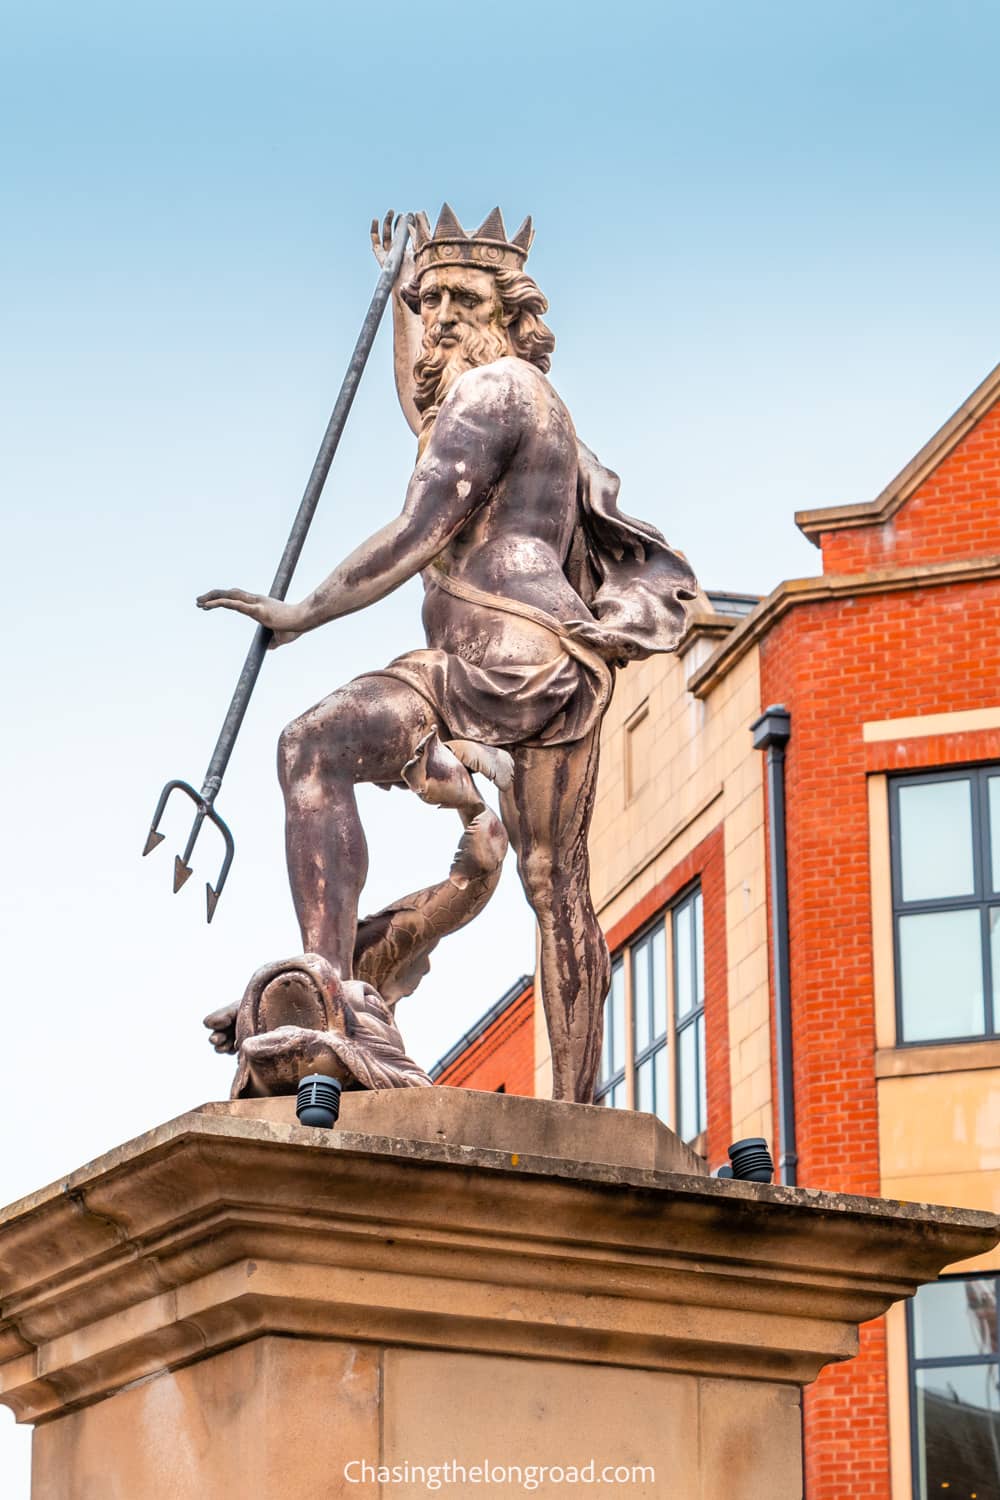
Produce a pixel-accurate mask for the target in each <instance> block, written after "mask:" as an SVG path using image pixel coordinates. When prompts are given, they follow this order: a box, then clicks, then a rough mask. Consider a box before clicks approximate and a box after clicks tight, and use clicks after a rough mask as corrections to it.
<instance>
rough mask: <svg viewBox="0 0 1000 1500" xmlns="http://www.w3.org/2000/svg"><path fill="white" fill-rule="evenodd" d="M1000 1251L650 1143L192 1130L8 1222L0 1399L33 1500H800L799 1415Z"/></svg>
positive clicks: (154, 1136) (137, 1148) (448, 1124)
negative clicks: (931, 1297)
mask: <svg viewBox="0 0 1000 1500" xmlns="http://www.w3.org/2000/svg"><path fill="white" fill-rule="evenodd" d="M998 1236H1000V1224H998V1221H997V1220H996V1218H995V1217H993V1216H992V1215H988V1214H982V1213H974V1212H967V1211H959V1210H953V1209H930V1208H926V1207H923V1206H917V1205H901V1204H898V1203H884V1202H880V1201H871V1200H867V1199H858V1198H846V1197H843V1196H840V1195H836V1194H825V1193H819V1192H815V1191H794V1190H790V1189H784V1188H771V1187H760V1186H757V1185H755V1184H748V1183H738V1182H727V1181H716V1180H714V1179H711V1178H708V1177H707V1176H705V1175H704V1170H703V1167H702V1166H701V1163H700V1161H699V1159H698V1158H696V1157H694V1156H692V1155H691V1153H690V1152H688V1151H687V1150H686V1148H685V1147H684V1146H682V1145H681V1144H680V1143H679V1142H678V1141H677V1140H676V1138H675V1137H674V1136H672V1135H671V1134H670V1132H669V1131H667V1130H665V1129H664V1127H663V1126H661V1125H659V1124H658V1123H657V1122H656V1121H654V1120H653V1119H652V1118H651V1117H650V1116H643V1115H627V1114H622V1113H617V1112H611V1111H605V1110H600V1109H590V1108H586V1107H583V1106H579V1105H560V1104H551V1103H547V1102H544V1101H541V1100H533V1099H516V1098H512V1097H506V1096H503V1095H493V1094H475V1093H468V1092H463V1091H460V1090H450V1089H435V1090H399V1091H394V1092H391V1093H381V1094H357V1095H348V1096H347V1097H345V1099H344V1105H343V1111H342V1117H341V1121H340V1123H339V1125H338V1126H337V1127H336V1128H335V1129H334V1130H332V1131H321V1130H306V1129H301V1128H300V1127H299V1126H298V1125H297V1124H296V1123H295V1120H294V1112H293V1106H292V1102H291V1101H290V1100H269V1101H244V1102H242V1103H240V1104H236V1105H229V1104H227V1105H219V1104H213V1105H206V1106H204V1107H203V1108H201V1109H198V1110H194V1111H192V1112H191V1113H190V1114H186V1115H182V1116H181V1117H180V1118H179V1119H177V1120H173V1121H171V1122H170V1123H169V1124H166V1125H163V1126H160V1127H159V1128H158V1129H156V1130H153V1131H150V1132H149V1134H147V1135H144V1136H141V1137H140V1138H139V1139H138V1140H135V1141H132V1142H130V1143H129V1144H128V1145H125V1146H121V1147H119V1148H118V1149H117V1150H115V1151H112V1152H109V1153H108V1155H107V1156H104V1157H102V1158H101V1159H100V1160H98V1161H96V1162H93V1163H91V1164H89V1165H88V1166H86V1167H83V1168H81V1169H80V1171H78V1172H76V1173H74V1174H73V1175H72V1176H71V1177H70V1178H68V1179H67V1180H66V1181H65V1182H61V1183H57V1184H55V1185H53V1186H52V1187H49V1188H45V1189H43V1190H42V1191H41V1192H38V1193H36V1194H34V1195H33V1196H32V1197H30V1198H27V1199H25V1200H23V1201H22V1202H20V1203H18V1204H15V1205H14V1206H13V1207H12V1208H10V1209H8V1210H6V1211H5V1213H4V1214H2V1215H0V1306H2V1310H3V1317H2V1320H0V1392H2V1395H0V1399H2V1400H3V1401H4V1402H5V1403H6V1404H7V1405H8V1406H10V1407H12V1408H13V1410H14V1411H15V1413H16V1414H17V1416H18V1417H19V1418H20V1419H21V1420H22V1421H28V1422H33V1423H35V1424H36V1431H35V1437H34V1458H33V1485H32V1497H33V1500H93V1497H95V1496H100V1500H232V1497H234V1496H239V1495H247V1496H253V1497H254V1500H284V1497H286V1496H290V1495H293V1494H294V1495H302V1496H310V1495H314V1496H317V1497H323V1500H328V1497H332V1496H341V1495H344V1496H357V1497H375V1496H385V1497H386V1500H388V1497H390V1496H391V1497H393V1500H395V1497H404V1496H411V1495H412V1496H417V1495H421V1496H422V1495H427V1494H428V1493H433V1492H436V1491H437V1490H439V1489H440V1490H441V1492H443V1493H446V1494H447V1493H451V1494H453V1495H461V1496H466V1495H470V1496H471V1495H474V1494H477V1493H480V1492H481V1493H483V1494H488V1493H497V1494H500V1493H506V1494H511V1495H514V1494H517V1493H522V1492H530V1493H534V1494H537V1495H539V1496H543V1497H547V1496H556V1495H559V1496H563V1497H564V1496H565V1495H566V1494H567V1492H568V1490H570V1489H571V1488H572V1487H571V1486H570V1485H569V1484H568V1482H567V1478H571V1477H572V1474H573V1471H574V1470H583V1471H584V1476H585V1477H586V1476H587V1475H588V1474H589V1475H590V1476H591V1478H592V1481H593V1480H596V1479H602V1480H603V1485H604V1492H605V1493H607V1494H621V1495H623V1496H632V1495H634V1496H636V1497H639V1496H656V1497H658V1500H663V1497H677V1500H682V1497H683V1500H719V1497H721V1496H725V1497H726V1500H799V1497H800V1495H801V1477H800V1475H801V1455H800V1422H799V1400H800V1392H801V1387H802V1385H803V1384H805V1383H806V1382H808V1381H810V1380H812V1379H813V1378H814V1377H815V1376H816V1374H817V1373H818V1372H819V1370H820V1369H821V1368H822V1367H823V1365H825V1364H827V1363H828V1362H829V1361H831V1360H838V1359H847V1358H849V1357H850V1356H851V1354H852V1353H853V1352H854V1350H855V1347H856V1329H857V1325H858V1324H859V1323H860V1322H863V1321H865V1320H866V1319H868V1318H872V1317H874V1316H876V1315H877V1314H878V1313H880V1312H882V1311H883V1310H884V1309H885V1308H886V1307H887V1306H888V1305H889V1304H890V1303H891V1302H893V1301H895V1300H896V1299H897V1298H900V1297H904V1296H907V1295H908V1294H910V1293H912V1292H913V1291H914V1290H915V1288H916V1287H917V1286H918V1285H919V1284H920V1283H921V1282H923V1281H926V1280H929V1279H932V1278H933V1277H934V1276H935V1275H936V1274H937V1272H938V1271H939V1270H940V1269H941V1267H942V1266H944V1265H946V1264H948V1263H949V1262H952V1261H956V1260H960V1259H963V1258H964V1257H966V1256H969V1255H974V1254H977V1253H979V1252H981V1251H983V1250H985V1249H987V1248H988V1247H989V1246H990V1245H992V1244H994V1243H995V1242H996V1240H997V1238H998ZM553 1466H555V1472H554V1473H550V1474H549V1475H547V1476H546V1475H543V1474H542V1473H541V1472H540V1471H541V1470H543V1469H545V1468H548V1469H549V1470H552V1469H553ZM591 1466H592V1467H591ZM484 1469H485V1470H486V1473H487V1475H488V1476H489V1477H490V1478H491V1479H492V1487H491V1484H490V1483H487V1482H486V1480H485V1479H484V1477H483V1471H484ZM501 1471H504V1473H505V1475H506V1478H507V1484H506V1487H504V1485H503V1484H502V1483H500V1482H499V1481H500V1473H501ZM616 1471H617V1472H616Z"/></svg>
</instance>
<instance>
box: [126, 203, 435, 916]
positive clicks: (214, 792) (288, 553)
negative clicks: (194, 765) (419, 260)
mask: <svg viewBox="0 0 1000 1500" xmlns="http://www.w3.org/2000/svg"><path fill="white" fill-rule="evenodd" d="M409 235H410V221H409V219H408V218H407V216H406V215H405V214H404V215H403V216H402V217H401V218H400V219H399V222H398V223H397V225H396V232H395V234H394V235H393V238H392V244H391V246H390V247H389V251H388V254H387V255H386V258H385V264H384V265H383V267H382V274H381V275H380V276H379V279H378V281H377V283H376V286H375V291H374V294H373V296H372V300H371V303H370V304H369V307H368V311H367V313H366V314H365V320H364V322H363V323H362V325H361V332H360V333H359V334H358V341H357V343H356V344H355V346H354V353H353V354H352V355H351V359H350V363H349V364H348V366H347V374H346V375H345V376H344V380H343V384H342V385H341V387H340V394H339V395H338V397H337V402H336V405H335V406H334V408H333V412H332V415H331V417H330V420H329V422H328V423H327V428H326V432H325V433H324V434H323V441H322V443H321V444H320V448H319V452H318V453H317V455H316V462H315V463H314V464H313V467H312V473H311V474H310V475H309V482H308V484H307V485H306V488H305V493H304V494H303V496H302V500H301V503H300V505H299V509H298V513H297V514H296V517H295V520H294V522H293V524H292V529H291V531H290V532H289V535H288V541H287V542H286V543H285V550H284V552H283V553H282V555H281V561H280V563H279V564H278V571H277V572H276V573H275V575H274V582H273V583H272V584H271V587H270V590H269V592H270V595H271V597H272V598H273V599H284V597H285V595H286V594H287V593H288V588H289V585H290V583H291V581H292V574H293V573H294V572H295V565H296V563H297V562H298V560H299V557H300V555H301V552H302V548H303V546H304V544H305V540H306V536H307V535H308V532H309V527H310V525H311V524H312V518H313V516H314V515H315V514H316V507H317V505H318V504H319V498H320V496H321V495H322V493H323V486H324V484H325V483H326V477H327V475H328V474H329V472H330V465H331V464H332V463H333V457H334V454H335V453H336V451H337V446H338V444H339V443H340V438H341V434H342V433H343V431H344V427H345V425H346V423H347V418H348V416H349V414H350V410H351V406H352V405H353V402H354V397H355V395H356V394H357V390H358V386H359V384H360V383H361V376H362V373H363V371H364V368H365V365H366V364H367V362H368V356H369V354H370V353H371V349H372V344H373V343H374V342H375V335H376V333H377V332H378V326H379V324H380V322H381V321H382V314H383V313H384V312H385V307H386V303H387V302H388V300H389V294H390V293H391V291H392V288H393V284H394V282H395V280H396V277H397V275H398V273H399V268H400V265H401V264H402V261H403V255H404V252H405V250H406V243H407V240H408V239H409ZM270 639H271V632H270V630H268V629H267V628H266V627H265V626H263V625H258V626H257V629H256V631H255V632H254V637H253V641H252V642H251V645H250V650H249V651H248V652H247V658H246V661H245V662H244V663H243V670H242V671H241V672H240V675H239V681H238V682H237V684H236V690H235V692H234V693H233V696H232V701H231V702H230V704H229V708H228V710H227V711H226V717H225V719H224V720H223V723H222V729H221V730H220V731H219V738H218V739H217V740H216V742H215V749H214V750H213V751H212V758H211V760H210V761H209V763H208V770H207V771H206V772H205V779H204V781H203V782H202V784H201V791H200V792H196V791H195V789H194V787H193V786H191V785H190V784H189V783H188V782H186V781H168V782H167V784H166V786H165V787H164V788H163V791H162V792H161V793H160V798H159V801H158V802H157V804H156V811H155V812H154V814H153V821H152V823H151V824H150V827H149V833H148V834H147V835H146V843H145V847H144V848H143V851H142V852H143V854H151V853H152V851H153V850H154V849H155V848H157V847H158V845H160V844H162V843H163V840H164V838H165V835H164V834H162V833H160V832H159V831H158V829H159V824H160V819H161V818H162V817H163V813H164V811H165V809H166V806H167V802H168V800H169V798H170V795H171V793H172V792H175V791H179V792H183V793H184V794H185V795H186V796H188V797H190V798H191V801H192V802H193V803H194V805H195V808H196V811H195V817H194V822H193V824H192V825H191V832H190V834H189V835H188V841H187V843H186V844H185V846H184V853H183V854H178V855H177V856H176V858H175V859H174V891H175V893H176V892H177V891H179V890H180V888H181V886H182V885H183V884H184V882H185V881H186V880H187V879H188V877H189V876H190V874H191V864H190V860H191V856H192V854H193V852H194V846H195V843H196V841H197V838H198V835H199V833H200V832H201V829H202V825H203V824H204V823H205V821H206V819H207V820H208V822H210V823H214V824H215V826H216V828H217V829H218V830H219V832H220V834H221V835H222V839H223V842H224V844H225V856H224V858H223V861H222V868H221V870H220V871H219V878H218V879H217V880H216V882H215V885H214V886H213V885H211V884H210V883H209V882H207V881H206V884H205V897H206V903H207V915H208V920H209V921H210V922H211V920H212V918H213V916H214V915H215V908H216V906H217V905H218V904H219V897H220V896H221V895H222V887H223V886H224V885H225V883H226V877H227V875H228V874H229V870H230V866H231V865H232V863H233V855H234V853H235V852H236V849H235V844H234V842H233V835H232V833H231V832H230V831H229V828H228V827H227V825H226V824H225V822H224V821H223V820H222V818H221V817H220V816H219V814H218V813H217V812H216V810H215V799H216V797H217V796H218V794H219V788H220V786H221V785H222V778H223V776H224V775H225V771H226V767H227V766H228V764H229V757H230V756H231V755H232V753H233V746H234V745H235V743H236V736H237V735H238V734H239V732H240V726H241V724H242V723H243V719H244V716H245V714H246V711H247V705H248V704H249V702H250V695H251V694H252V692H253V690H254V687H255V685H256V682H257V678H258V676H259V675H260V669H261V667H262V666H263V664H264V656H265V654H266V652H267V647H268V643H269V641H270Z"/></svg>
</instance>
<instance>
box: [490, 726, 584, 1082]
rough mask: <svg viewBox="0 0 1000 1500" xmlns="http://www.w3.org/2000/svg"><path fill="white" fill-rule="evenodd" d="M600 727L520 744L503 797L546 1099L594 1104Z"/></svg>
mask: <svg viewBox="0 0 1000 1500" xmlns="http://www.w3.org/2000/svg"><path fill="white" fill-rule="evenodd" d="M598 750H599V729H595V730H593V731H592V732H591V734H589V735H588V736H587V737H586V739H583V740H579V741H577V742H576V743H575V744H571V745H557V746H551V747H548V748H541V749H536V748H531V747H527V746H521V747H519V748H518V749H516V750H515V751H514V764H515V771H514V783H513V786H512V787H511V788H510V790H509V791H507V792H505V793H504V794H503V796H502V798H501V810H502V813H503V818H504V823H505V824H506V827H507V832H508V834H509V835H510V841H511V843H512V844H513V846H514V848H515V850H516V852H517V867H518V873H519V874H520V876H521V883H522V885H523V886H524V889H525V892H526V894H527V897H528V900H529V901H530V902H531V905H532V907H533V908H534V912H535V916H536V917H537V918H538V927H539V933H540V938H541V970H542V1000H543V1003H544V1006H545V1018H546V1021H547V1023H548V1030H549V1042H550V1045H551V1048H552V1097H553V1098H554V1099H570V1100H575V1101H576V1102H577V1103H581V1104H591V1103H593V1099H594V1085H595V1083H596V1080H597V1070H598V1067H599V1065H600V1057H601V1036H602V1029H603V1024H602V1023H603V1006H604V998H605V996H606V995H607V992H608V987H609V985H610V983H611V964H610V960H609V957H608V947H607V944H606V943H605V941H604V934H603V932H602V931H601V927H600V924H599V922H598V920H597V915H596V913H595V911H594V908H593V904H592V902H591V898H590V859H589V855H588V850H587V835H588V832H589V830H590V819H591V814H592V812H593V807H594V793H595V786H596V781H597V761H598Z"/></svg>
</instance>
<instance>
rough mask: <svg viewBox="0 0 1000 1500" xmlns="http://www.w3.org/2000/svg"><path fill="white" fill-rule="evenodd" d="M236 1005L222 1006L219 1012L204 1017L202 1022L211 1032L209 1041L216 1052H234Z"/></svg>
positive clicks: (237, 1008) (214, 1011)
mask: <svg viewBox="0 0 1000 1500" xmlns="http://www.w3.org/2000/svg"><path fill="white" fill-rule="evenodd" d="M238 1010H239V1006H238V1005H224V1006H223V1007H222V1009H221V1010H213V1012H212V1014H211V1015H210V1016H206V1017H205V1019H204V1021H203V1022H202V1025H203V1026H207V1027H208V1029H209V1031H210V1032H211V1036H210V1037H209V1039H208V1040H209V1041H210V1042H211V1044H212V1046H213V1047H214V1048H215V1050H216V1052H230V1053H232V1052H235V1051H236V1012H237V1011H238Z"/></svg>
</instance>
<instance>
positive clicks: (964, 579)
mask: <svg viewBox="0 0 1000 1500" xmlns="http://www.w3.org/2000/svg"><path fill="white" fill-rule="evenodd" d="M985 578H1000V556H997V555H991V556H989V557H971V558H970V557H962V558H957V559H955V560H953V561H949V562H943V563H915V564H913V565H912V566H911V567H908V568H871V569H869V570H868V571H867V572H865V573H821V574H820V575H819V576H818V577H815V578H789V579H786V581H785V582H784V583H779V584H778V587H777V588H776V589H774V590H773V592H772V593H770V594H768V596H767V598H766V599H765V600H764V601H763V602H762V603H761V604H759V605H758V606H757V608H756V609H755V610H754V612H753V614H750V615H747V617H746V619H744V620H741V621H740V623H739V624H738V625H737V626H736V629H735V630H733V631H732V632H731V633H730V634H729V635H727V636H726V638H725V639H724V640H723V641H722V642H721V643H720V644H719V645H718V646H717V647H716V648H715V650H714V651H713V652H712V655H711V656H710V657H709V658H708V659H707V661H704V662H703V663H702V664H701V666H700V667H699V668H698V669H697V671H695V672H692V674H691V676H690V677H689V678H688V691H689V692H690V693H691V694H692V695H693V696H694V697H695V698H707V697H708V695H709V693H710V692H711V691H712V689H713V688H714V687H715V686H716V685H717V684H718V683H719V682H720V681H721V680H722V678H723V677H724V676H725V675H726V673H727V672H728V671H729V669H730V667H733V666H735V665H736V663H737V662H738V661H739V660H740V659H741V658H742V657H744V656H745V655H746V653H747V652H748V651H749V650H750V649H751V648H752V647H753V646H756V645H757V643H758V642H759V641H760V640H761V639H762V638H763V637H764V636H765V635H766V634H767V632H768V631H769V630H770V629H771V626H772V625H774V624H776V623H777V621H778V620H780V619H781V617H782V616H783V615H785V614H787V613H788V611H789V610H790V609H792V608H794V607H795V605H798V604H822V603H826V602H828V601H831V600H834V599H844V598H849V597H850V596H851V595H853V594H891V593H897V592H899V591H900V590H902V589H908V588H940V587H942V586H943V585H945V584H949V583H975V582H977V581H978V580H979V579H985Z"/></svg>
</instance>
